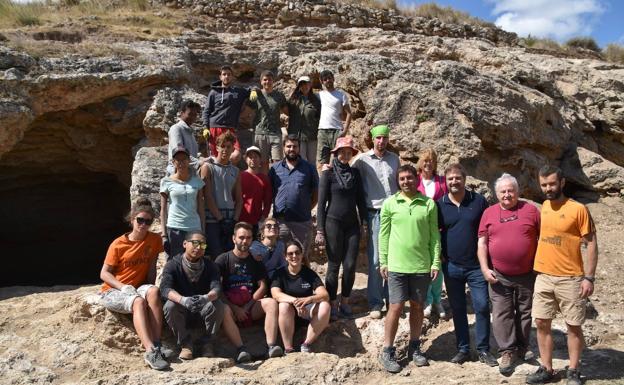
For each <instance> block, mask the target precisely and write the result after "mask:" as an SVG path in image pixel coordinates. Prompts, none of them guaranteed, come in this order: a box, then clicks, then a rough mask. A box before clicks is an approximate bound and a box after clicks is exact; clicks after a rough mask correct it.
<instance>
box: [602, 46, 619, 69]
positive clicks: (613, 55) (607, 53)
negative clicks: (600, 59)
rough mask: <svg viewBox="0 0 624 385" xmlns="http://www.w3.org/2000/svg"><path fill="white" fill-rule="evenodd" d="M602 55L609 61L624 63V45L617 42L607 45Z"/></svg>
mask: <svg viewBox="0 0 624 385" xmlns="http://www.w3.org/2000/svg"><path fill="white" fill-rule="evenodd" d="M602 55H603V56H604V58H605V59H606V60H607V61H610V62H613V63H619V64H624V46H622V45H620V44H616V43H612V44H609V45H607V48H605V49H604V50H603V51H602Z"/></svg>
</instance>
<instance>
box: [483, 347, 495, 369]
mask: <svg viewBox="0 0 624 385" xmlns="http://www.w3.org/2000/svg"><path fill="white" fill-rule="evenodd" d="M479 362H483V363H484V364H486V365H488V366H498V361H496V357H494V356H493V355H492V353H490V352H489V351H488V350H484V351H481V352H479Z"/></svg>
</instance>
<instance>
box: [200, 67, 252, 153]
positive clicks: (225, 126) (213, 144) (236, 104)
mask: <svg viewBox="0 0 624 385" xmlns="http://www.w3.org/2000/svg"><path fill="white" fill-rule="evenodd" d="M233 81H234V72H233V71H232V67H230V66H228V65H224V66H222V67H221V70H220V74H219V80H218V81H216V82H214V83H212V84H211V86H210V92H209V93H208V103H207V104H206V108H205V109H204V112H203V114H202V117H203V120H204V126H206V128H208V130H209V133H210V136H208V147H209V148H210V155H211V156H216V154H217V138H218V137H219V135H221V134H222V133H224V132H226V131H229V132H231V133H232V134H233V135H234V138H236V133H235V130H236V128H237V127H238V120H239V118H240V113H241V110H242V108H243V105H244V104H245V102H246V101H247V100H248V98H249V95H250V90H248V89H245V88H243V87H237V86H235V85H233V84H232V82H233ZM240 156H241V153H240V143H239V142H238V139H236V140H235V142H234V151H233V152H232V155H231V156H230V158H231V160H232V163H233V164H238V162H239V161H240Z"/></svg>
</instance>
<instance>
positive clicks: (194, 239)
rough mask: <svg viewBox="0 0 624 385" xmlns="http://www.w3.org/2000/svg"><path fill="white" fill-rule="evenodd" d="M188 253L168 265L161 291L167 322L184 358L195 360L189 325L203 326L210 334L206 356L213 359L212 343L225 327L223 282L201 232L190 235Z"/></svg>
mask: <svg viewBox="0 0 624 385" xmlns="http://www.w3.org/2000/svg"><path fill="white" fill-rule="evenodd" d="M182 245H183V247H184V253H182V254H179V255H176V256H174V257H173V259H171V260H169V262H167V264H166V265H165V267H164V269H163V272H162V278H161V281H160V290H161V292H162V296H163V298H164V299H165V301H166V302H165V305H164V307H163V310H164V313H165V319H166V320H167V324H169V327H170V328H171V331H172V332H173V334H174V335H175V336H176V338H177V342H178V346H179V347H181V350H180V355H179V357H180V359H182V360H190V359H193V342H192V340H191V333H190V331H189V330H188V326H189V324H193V323H195V324H196V323H198V321H201V323H202V324H203V325H204V326H205V330H206V333H207V335H206V336H205V338H202V339H201V342H202V345H203V346H202V348H203V355H204V356H206V357H210V356H212V347H211V346H210V345H209V344H208V342H209V340H210V339H211V338H212V337H214V336H215V335H216V334H217V333H218V331H219V328H220V327H221V322H222V321H223V308H224V306H223V302H221V301H220V300H219V295H220V293H221V283H220V275H219V269H218V268H217V266H215V264H214V263H212V262H211V261H210V260H209V259H207V258H204V250H205V249H206V238H205V237H204V235H203V234H202V233H201V232H199V231H192V232H189V233H188V234H187V235H186V239H185V241H184V242H183V244H182Z"/></svg>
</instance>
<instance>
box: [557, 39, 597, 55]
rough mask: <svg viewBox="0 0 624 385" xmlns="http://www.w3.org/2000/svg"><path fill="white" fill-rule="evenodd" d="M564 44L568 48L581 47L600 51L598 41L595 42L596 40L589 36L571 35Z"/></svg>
mask: <svg viewBox="0 0 624 385" xmlns="http://www.w3.org/2000/svg"><path fill="white" fill-rule="evenodd" d="M565 45H566V47H570V48H583V49H588V50H590V51H594V52H600V47H599V46H598V43H596V40H594V39H593V38H592V37H589V36H578V37H573V38H571V39H570V40H568V41H566V43H565Z"/></svg>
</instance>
